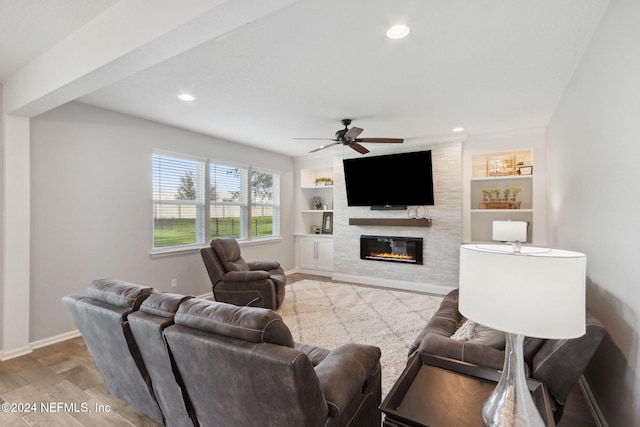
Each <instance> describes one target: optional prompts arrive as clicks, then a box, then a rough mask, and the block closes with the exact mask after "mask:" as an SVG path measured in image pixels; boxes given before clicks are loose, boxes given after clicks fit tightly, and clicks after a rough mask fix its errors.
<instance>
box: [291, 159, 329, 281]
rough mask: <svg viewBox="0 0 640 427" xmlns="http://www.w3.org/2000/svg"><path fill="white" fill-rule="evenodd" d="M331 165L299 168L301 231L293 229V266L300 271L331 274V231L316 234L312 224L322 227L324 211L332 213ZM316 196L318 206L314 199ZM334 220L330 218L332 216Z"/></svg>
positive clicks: (320, 228) (318, 227) (314, 226)
mask: <svg viewBox="0 0 640 427" xmlns="http://www.w3.org/2000/svg"><path fill="white" fill-rule="evenodd" d="M318 178H329V179H331V180H332V179H333V168H332V167H324V168H323V167H319V168H308V169H301V170H300V188H299V191H300V193H299V196H300V197H299V200H300V202H299V212H300V216H301V223H302V228H303V230H302V232H300V231H298V232H297V233H296V236H295V237H296V267H297V269H298V270H299V271H301V272H308V273H314V274H321V275H330V274H331V271H332V270H333V235H332V234H317V233H316V232H315V231H314V228H317V230H322V228H323V227H322V225H323V219H325V214H332V213H333V185H332V181H329V182H327V181H319V182H317V183H316V180H317V179H318ZM315 200H319V206H314V201H315ZM331 220H333V219H331Z"/></svg>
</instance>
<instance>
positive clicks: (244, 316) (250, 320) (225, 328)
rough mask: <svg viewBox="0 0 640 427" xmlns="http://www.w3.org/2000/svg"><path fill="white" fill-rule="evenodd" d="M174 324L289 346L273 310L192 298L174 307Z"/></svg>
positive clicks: (288, 335)
mask: <svg viewBox="0 0 640 427" xmlns="http://www.w3.org/2000/svg"><path fill="white" fill-rule="evenodd" d="M175 324H176V325H182V326H187V327H190V328H194V329H199V330H202V331H206V332H211V333H214V334H219V335H224V336H227V337H231V338H237V339H241V340H244V341H249V342H254V343H261V342H265V343H272V344H278V345H283V346H287V347H292V348H293V345H294V343H293V336H292V335H291V331H289V328H288V327H287V325H285V324H284V322H283V321H282V317H280V315H279V314H278V313H276V312H275V311H273V310H269V309H266V308H259V307H238V306H235V305H232V304H226V303H222V302H215V301H209V300H205V299H200V298H193V299H191V300H189V301H185V302H183V303H182V304H181V305H180V307H179V308H178V312H177V313H176V317H175Z"/></svg>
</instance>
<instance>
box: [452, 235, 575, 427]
mask: <svg viewBox="0 0 640 427" xmlns="http://www.w3.org/2000/svg"><path fill="white" fill-rule="evenodd" d="M585 276H586V256H585V255H584V254H581V253H577V252H570V251H564V250H558V249H549V248H535V247H522V249H521V252H520V253H514V252H513V251H512V250H511V249H510V248H505V246H503V245H474V244H471V245H462V247H461V248H460V285H459V289H460V296H459V305H458V307H459V311H460V313H461V314H462V315H464V316H465V317H466V318H467V319H471V320H473V321H475V322H477V323H479V324H481V325H485V326H487V327H490V328H493V329H497V330H501V331H505V335H506V346H505V351H504V353H505V360H504V367H503V370H502V376H501V378H500V381H499V382H498V385H497V386H496V388H495V390H494V391H493V393H492V394H491V395H490V396H489V399H488V400H487V401H486V402H485V404H484V406H483V408H482V419H483V420H484V422H485V425H491V426H494V425H509V426H524V425H526V426H544V425H545V423H544V421H543V420H542V417H541V416H540V413H539V412H538V409H537V408H536V406H535V404H534V402H533V399H532V398H531V394H530V393H529V389H528V387H527V380H526V378H525V372H524V369H525V366H526V365H525V362H524V357H523V341H524V337H525V336H529V337H540V338H554V339H563V338H577V337H580V336H582V335H584V333H585V331H586V327H585V313H586V308H585Z"/></svg>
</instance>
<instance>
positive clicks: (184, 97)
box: [178, 93, 196, 101]
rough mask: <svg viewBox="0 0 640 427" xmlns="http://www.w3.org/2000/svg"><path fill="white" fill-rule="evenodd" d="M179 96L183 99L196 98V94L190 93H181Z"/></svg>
mask: <svg viewBox="0 0 640 427" xmlns="http://www.w3.org/2000/svg"><path fill="white" fill-rule="evenodd" d="M178 98H180V100H182V101H193V100H194V99H196V97H195V96H193V95H190V94H188V93H181V94H179V95H178Z"/></svg>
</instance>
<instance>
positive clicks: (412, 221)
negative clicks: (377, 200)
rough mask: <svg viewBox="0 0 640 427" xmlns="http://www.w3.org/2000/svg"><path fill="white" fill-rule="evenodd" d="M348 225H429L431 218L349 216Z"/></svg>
mask: <svg viewBox="0 0 640 427" xmlns="http://www.w3.org/2000/svg"><path fill="white" fill-rule="evenodd" d="M349 225H387V226H398V227H431V218H349Z"/></svg>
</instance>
